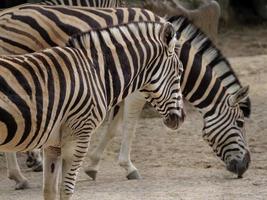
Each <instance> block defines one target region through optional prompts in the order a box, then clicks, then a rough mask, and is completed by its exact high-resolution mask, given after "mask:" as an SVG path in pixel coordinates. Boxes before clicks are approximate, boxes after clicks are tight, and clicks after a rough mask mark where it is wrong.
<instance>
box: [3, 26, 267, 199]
mask: <svg viewBox="0 0 267 200" xmlns="http://www.w3.org/2000/svg"><path fill="white" fill-rule="evenodd" d="M266 33H267V29H265V28H264V27H263V28H259V27H257V29H253V30H252V29H248V28H240V29H238V30H234V31H228V32H224V33H223V34H221V35H220V42H219V45H220V47H221V48H222V50H223V52H224V53H225V54H226V55H227V56H230V57H233V56H242V57H235V58H231V59H230V62H231V63H232V64H233V67H234V69H235V70H236V72H237V73H238V75H239V77H240V80H241V81H242V83H243V84H244V85H245V84H249V85H250V86H251V87H250V89H251V90H250V98H251V99H252V116H251V119H249V120H247V123H246V128H247V137H248V141H249V145H250V149H251V152H252V163H251V167H250V169H249V170H248V172H247V173H246V174H245V175H244V178H243V179H236V176H234V175H233V174H231V173H229V172H227V171H226V169H225V167H224V165H223V163H222V162H221V161H219V160H218V159H217V158H216V157H215V155H214V154H213V153H212V151H211V149H210V148H209V147H208V145H207V144H206V143H205V142H204V141H203V140H202V137H201V129H202V118H201V116H200V115H199V114H198V113H197V112H195V111H194V109H192V108H190V107H189V108H188V110H187V112H188V117H187V120H186V122H185V123H184V125H183V126H182V128H181V129H180V130H179V131H178V132H168V131H167V130H166V129H165V128H164V127H163V125H162V122H161V119H159V118H155V117H152V116H151V115H147V114H144V116H143V118H142V120H140V122H139V125H138V129H137V136H136V138H135V140H134V144H133V150H132V160H133V162H134V164H135V165H136V166H137V167H138V169H139V170H140V173H141V175H142V179H141V180H138V181H128V180H127V179H126V178H125V172H124V171H123V169H121V168H120V167H119V166H118V165H117V156H118V151H119V145H120V140H121V137H120V136H119V135H118V136H117V137H116V138H115V139H114V141H113V142H112V143H111V144H110V145H109V147H108V149H107V151H106V153H105V157H104V159H103V162H102V164H101V168H100V172H99V173H98V178H97V180H96V181H91V180H90V179H89V178H88V177H87V176H86V175H85V173H84V172H83V170H81V172H80V175H79V180H78V183H77V187H76V188H77V189H76V192H75V195H74V199H75V200H86V199H94V200H126V199H127V200H182V199H183V200H198V199H199V200H209V199H210V200H256V199H257V200H265V199H267V153H266V151H267V136H266V134H267V103H266V100H267V91H266V90H267V78H266V77H267V55H260V54H267V34H266ZM104 128H105V127H103V128H101V129H100V132H101V130H104ZM98 136H99V134H96V135H95V136H94V139H93V141H92V146H94V145H95V143H96V140H97V137H98ZM23 160H24V158H23V156H22V157H20V162H21V163H24V161H23ZM22 169H23V172H24V174H25V175H26V177H27V178H28V179H29V180H30V182H31V188H30V189H28V190H26V191H15V190H14V189H13V187H14V182H12V181H10V180H8V178H7V177H6V169H5V163H4V157H3V156H0V200H14V199H15V200H26V199H27V200H28V199H33V200H38V199H42V197H41V190H42V189H41V188H42V174H41V173H33V172H30V171H29V170H28V169H27V168H26V167H25V166H22Z"/></svg>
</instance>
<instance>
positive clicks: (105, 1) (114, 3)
mask: <svg viewBox="0 0 267 200" xmlns="http://www.w3.org/2000/svg"><path fill="white" fill-rule="evenodd" d="M39 4H41V5H65V6H88V7H103V8H109V7H119V6H122V5H124V3H123V1H122V0H42V1H41V2H40V3H39Z"/></svg>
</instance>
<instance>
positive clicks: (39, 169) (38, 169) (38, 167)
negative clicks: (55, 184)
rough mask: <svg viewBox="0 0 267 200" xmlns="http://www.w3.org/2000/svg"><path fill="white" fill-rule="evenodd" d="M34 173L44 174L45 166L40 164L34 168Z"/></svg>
mask: <svg viewBox="0 0 267 200" xmlns="http://www.w3.org/2000/svg"><path fill="white" fill-rule="evenodd" d="M32 171H34V172H42V171H43V164H42V163H39V164H38V165H35V166H33V167H32Z"/></svg>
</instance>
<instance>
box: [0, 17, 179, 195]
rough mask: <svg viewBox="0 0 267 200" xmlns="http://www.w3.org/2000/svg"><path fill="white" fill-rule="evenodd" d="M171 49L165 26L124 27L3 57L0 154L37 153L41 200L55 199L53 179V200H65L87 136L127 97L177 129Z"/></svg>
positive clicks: (176, 88)
mask: <svg viewBox="0 0 267 200" xmlns="http://www.w3.org/2000/svg"><path fill="white" fill-rule="evenodd" d="M162 21H163V20H162ZM175 44H176V35H175V32H174V29H173V27H172V25H171V24H170V23H168V22H153V21H151V22H149V21H148V22H131V23H127V24H122V25H115V26H113V27H110V28H102V29H98V30H92V31H89V32H85V33H79V34H77V35H75V36H73V37H71V38H70V40H69V42H68V45H67V46H68V47H54V48H51V49H47V50H44V51H40V52H38V53H32V54H25V55H17V56H2V57H1V58H0V72H1V73H0V85H1V87H0V97H1V98H0V116H1V124H0V129H1V135H0V151H7V152H8V151H27V150H31V149H35V148H43V149H44V199H49V200H50V199H56V197H57V183H58V180H57V179H58V178H57V177H58V174H59V172H60V171H61V172H62V180H61V191H60V199H71V197H72V195H73V193H74V186H75V180H76V177H77V173H78V169H79V168H80V166H81V164H82V161H83V159H84V157H85V155H86V153H87V150H88V146H89V141H90V138H91V134H92V133H93V132H94V130H95V129H96V128H97V127H98V126H100V124H101V123H102V122H103V120H104V118H105V116H106V114H107V112H108V111H109V110H110V109H111V108H112V107H114V106H115V105H116V104H118V103H119V102H120V101H122V99H124V98H126V97H127V96H128V95H130V94H131V93H133V92H135V91H137V90H140V92H141V93H142V94H143V95H144V97H145V98H146V100H147V101H148V102H150V103H151V104H152V105H153V106H154V107H155V109H156V110H157V111H158V112H159V113H160V114H161V115H162V117H163V119H164V120H163V121H164V124H165V125H166V126H167V127H169V128H171V129H178V128H179V126H180V125H181V123H182V122H183V120H184V112H183V101H182V99H183V98H182V96H181V90H180V77H181V74H182V71H183V67H182V64H181V62H180V60H179V57H178V56H177V54H176V53H175ZM61 159H62V169H60V168H61V167H60V166H61Z"/></svg>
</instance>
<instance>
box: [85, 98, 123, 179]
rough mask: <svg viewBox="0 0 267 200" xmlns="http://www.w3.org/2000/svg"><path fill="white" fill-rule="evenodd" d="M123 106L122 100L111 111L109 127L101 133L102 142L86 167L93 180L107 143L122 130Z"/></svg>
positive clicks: (91, 154) (93, 152) (91, 155)
mask: <svg viewBox="0 0 267 200" xmlns="http://www.w3.org/2000/svg"><path fill="white" fill-rule="evenodd" d="M123 107H124V102H121V103H120V104H119V105H117V106H116V107H115V108H113V109H112V110H111V112H110V113H109V119H108V128H107V130H106V131H105V132H104V133H103V134H102V135H101V136H102V137H101V138H100V143H99V144H98V146H97V147H96V148H95V149H94V150H93V151H92V153H90V155H89V158H90V164H89V165H88V166H87V167H86V168H85V170H84V171H85V173H86V174H87V175H88V176H90V177H91V178H92V179H93V180H95V179H96V174H97V171H98V169H99V164H100V160H101V157H102V155H103V152H104V150H105V148H106V146H107V144H108V143H109V142H110V141H111V140H112V139H113V138H114V136H115V134H116V133H117V132H119V131H121V130H122V120H123Z"/></svg>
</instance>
